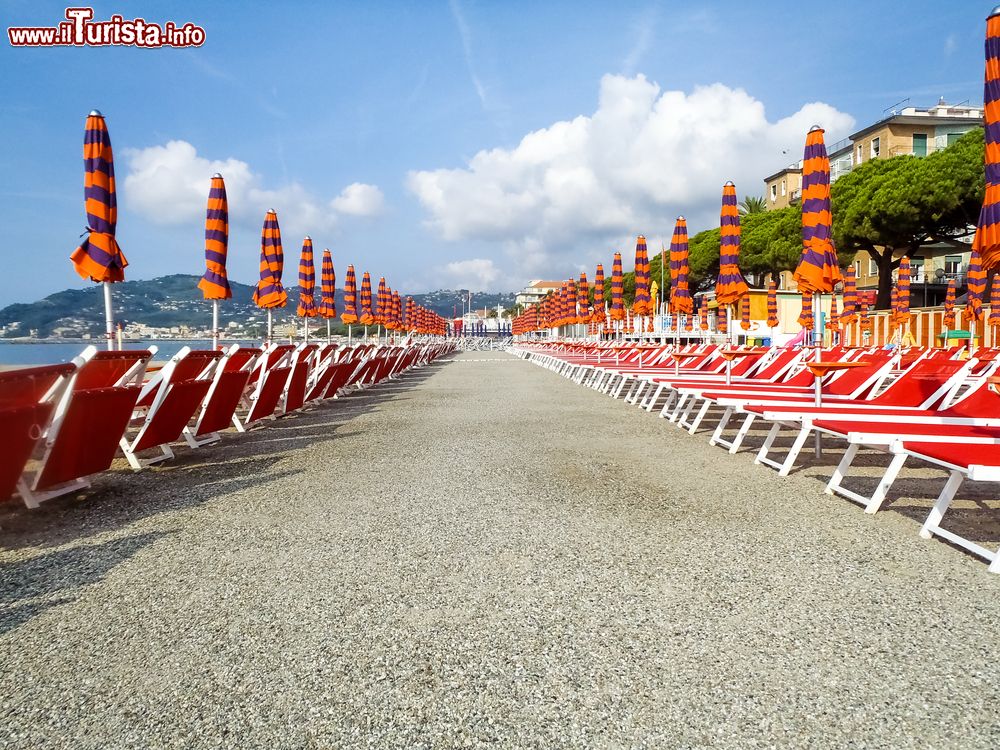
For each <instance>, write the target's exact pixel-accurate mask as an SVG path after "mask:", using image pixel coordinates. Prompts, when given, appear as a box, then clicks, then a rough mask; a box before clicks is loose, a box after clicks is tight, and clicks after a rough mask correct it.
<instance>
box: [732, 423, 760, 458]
mask: <svg viewBox="0 0 1000 750" xmlns="http://www.w3.org/2000/svg"><path fill="white" fill-rule="evenodd" d="M756 418H757V415H756V414H747V418H746V419H744V420H743V424H742V425H741V426H740V431H739V432H737V433H736V437H734V438H733V444H732V445H730V446H729V452H730V453H733V454H735V453H736V452H738V451H739V449H740V446H741V445H743V441H744V440H746V437H747V434H748V433H749V432H750V425H752V424H753V421H754V420H755V419H756Z"/></svg>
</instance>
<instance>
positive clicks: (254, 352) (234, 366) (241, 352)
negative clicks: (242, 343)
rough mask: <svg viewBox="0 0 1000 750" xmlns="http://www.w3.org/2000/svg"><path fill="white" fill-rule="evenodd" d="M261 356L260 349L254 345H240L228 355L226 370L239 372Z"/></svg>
mask: <svg viewBox="0 0 1000 750" xmlns="http://www.w3.org/2000/svg"><path fill="white" fill-rule="evenodd" d="M259 356H260V349H256V348H253V347H240V348H239V349H237V350H236V351H235V352H233V353H232V354H230V355H229V356H228V357H226V364H225V366H224V367H225V371H226V372H238V371H240V370H244V369H246V368H247V365H248V364H250V363H251V362H253V360H255V359H256V358H257V357H259Z"/></svg>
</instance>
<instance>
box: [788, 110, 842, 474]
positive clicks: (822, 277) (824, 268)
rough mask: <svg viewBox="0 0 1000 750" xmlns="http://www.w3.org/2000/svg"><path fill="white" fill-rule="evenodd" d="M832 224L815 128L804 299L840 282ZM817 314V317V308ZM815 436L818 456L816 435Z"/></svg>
mask: <svg viewBox="0 0 1000 750" xmlns="http://www.w3.org/2000/svg"><path fill="white" fill-rule="evenodd" d="M832 222H833V217H832V214H831V213H830V159H829V157H828V156H827V153H826V144H825V143H824V142H823V128H821V127H819V126H815V127H813V128H812V129H811V130H810V131H809V134H808V135H807V136H806V148H805V153H804V154H803V156H802V255H801V256H800V257H799V264H798V266H797V267H796V268H795V274H794V275H795V281H796V282H797V283H798V287H799V292H801V293H802V294H803V295H811V294H816V295H819V294H832V293H833V288H834V287H835V286H836V285H837V284H838V283H840V281H841V280H842V276H841V274H840V264H839V262H838V260H837V250H836V248H835V247H834V246H833V231H832ZM817 304H818V300H817ZM804 306H805V302H804V300H803V307H804ZM811 308H812V300H810V309H811ZM816 314H819V309H818V307H817V309H816ZM802 320H803V317H802V316H801V315H800V316H799V322H800V324H802V325H803V327H804V328H807V329H811V330H814V331H815V329H816V326H815V324H814V323H812V322H810V324H809V325H808V326H806V325H805V324H804V323H802ZM817 334H818V331H816V332H814V334H813V336H814V338H815V337H816V336H817ZM818 356H819V350H817V357H818ZM816 434H817V448H816V450H817V455H818V453H819V443H818V440H819V437H818V436H819V433H816Z"/></svg>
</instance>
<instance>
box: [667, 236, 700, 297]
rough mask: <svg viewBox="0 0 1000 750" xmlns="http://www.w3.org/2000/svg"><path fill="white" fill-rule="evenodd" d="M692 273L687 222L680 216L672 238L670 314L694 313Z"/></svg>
mask: <svg viewBox="0 0 1000 750" xmlns="http://www.w3.org/2000/svg"><path fill="white" fill-rule="evenodd" d="M690 273H691V268H690V265H689V263H688V229H687V220H686V219H685V218H684V217H683V216H678V217H677V223H676V224H675V225H674V235H673V237H671V238H670V312H672V313H674V314H678V315H679V314H682V313H687V314H688V315H690V314H691V313H693V312H694V300H692V299H691V290H690V289H689V288H688V275H689V274H690Z"/></svg>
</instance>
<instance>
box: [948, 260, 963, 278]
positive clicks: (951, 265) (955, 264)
mask: <svg viewBox="0 0 1000 750" xmlns="http://www.w3.org/2000/svg"><path fill="white" fill-rule="evenodd" d="M961 271H962V256H961V255H946V256H945V258H944V272H945V274H947V275H953V274H958V273H960V272H961Z"/></svg>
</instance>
